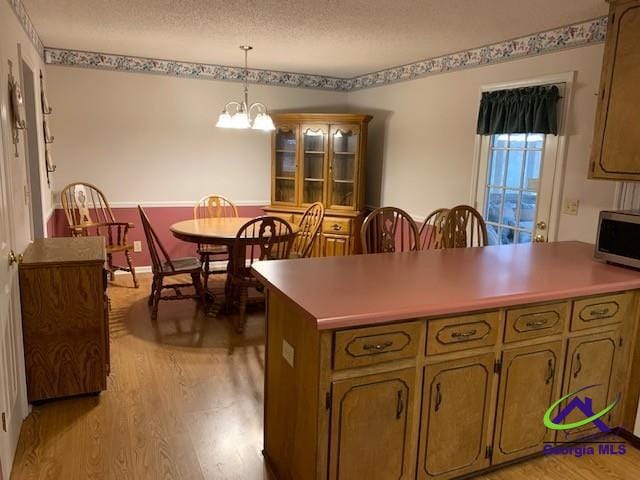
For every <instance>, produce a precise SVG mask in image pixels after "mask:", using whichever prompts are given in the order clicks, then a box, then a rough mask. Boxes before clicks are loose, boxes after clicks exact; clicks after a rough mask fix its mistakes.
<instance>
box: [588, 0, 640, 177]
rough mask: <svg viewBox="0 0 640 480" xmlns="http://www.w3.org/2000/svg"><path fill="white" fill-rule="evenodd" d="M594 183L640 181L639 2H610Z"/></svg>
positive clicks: (593, 163)
mask: <svg viewBox="0 0 640 480" xmlns="http://www.w3.org/2000/svg"><path fill="white" fill-rule="evenodd" d="M610 3H611V5H610V8H609V25H608V29H607V42H606V45H605V53H604V60H603V64H602V77H601V80H600V92H599V97H598V111H597V114H596V123H595V131H594V136H593V146H592V151H591V168H590V170H589V177H590V178H602V179H609V180H631V181H634V180H635V181H638V180H640V142H638V137H640V122H638V110H640V88H638V80H639V79H640V0H612V1H611V2H610Z"/></svg>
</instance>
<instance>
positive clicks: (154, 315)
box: [151, 275, 162, 322]
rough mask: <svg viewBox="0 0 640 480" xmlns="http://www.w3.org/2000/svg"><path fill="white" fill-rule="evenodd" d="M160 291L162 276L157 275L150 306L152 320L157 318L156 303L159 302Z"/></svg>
mask: <svg viewBox="0 0 640 480" xmlns="http://www.w3.org/2000/svg"><path fill="white" fill-rule="evenodd" d="M161 293H162V276H160V275H158V280H157V281H156V289H155V291H154V294H153V305H152V306H151V320H153V321H154V322H155V321H156V320H157V319H158V305H159V304H160V295H161Z"/></svg>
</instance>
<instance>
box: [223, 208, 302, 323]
mask: <svg viewBox="0 0 640 480" xmlns="http://www.w3.org/2000/svg"><path fill="white" fill-rule="evenodd" d="M293 240H294V235H293V229H292V228H291V225H289V223H287V221H286V220H283V219H282V218H279V217H271V216H264V217H258V218H254V219H252V220H249V221H248V222H247V223H245V224H244V225H243V226H242V227H240V229H239V230H238V233H237V235H236V238H235V241H234V243H233V248H232V250H231V259H230V265H229V276H230V280H229V284H230V296H231V299H232V301H233V302H234V303H235V304H237V305H238V308H239V311H240V314H239V318H238V320H237V321H236V323H235V328H236V331H237V332H238V333H242V331H243V330H244V325H245V323H246V310H247V300H248V297H249V288H256V289H259V290H261V289H262V285H261V284H260V282H259V281H258V280H257V279H256V278H255V277H254V276H253V273H251V266H252V265H253V264H254V263H255V262H257V261H262V260H278V259H285V258H289V254H290V253H291V246H292V245H293Z"/></svg>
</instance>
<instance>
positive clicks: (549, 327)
mask: <svg viewBox="0 0 640 480" xmlns="http://www.w3.org/2000/svg"><path fill="white" fill-rule="evenodd" d="M568 313H569V303H568V302H559V303H551V304H547V305H534V306H530V307H522V308H513V309H510V310H507V326H506V329H505V331H504V341H505V343H509V342H518V341H520V340H527V339H529V338H538V337H546V336H548V335H556V334H559V333H562V331H563V330H564V326H565V322H566V319H567V315H568Z"/></svg>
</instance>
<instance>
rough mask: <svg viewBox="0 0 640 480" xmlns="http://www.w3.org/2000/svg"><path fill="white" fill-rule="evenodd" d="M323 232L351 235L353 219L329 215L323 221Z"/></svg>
mask: <svg viewBox="0 0 640 480" xmlns="http://www.w3.org/2000/svg"><path fill="white" fill-rule="evenodd" d="M322 231H323V233H331V234H334V235H349V234H350V233H351V219H349V218H336V217H329V218H326V217H325V219H324V221H323V222H322Z"/></svg>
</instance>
